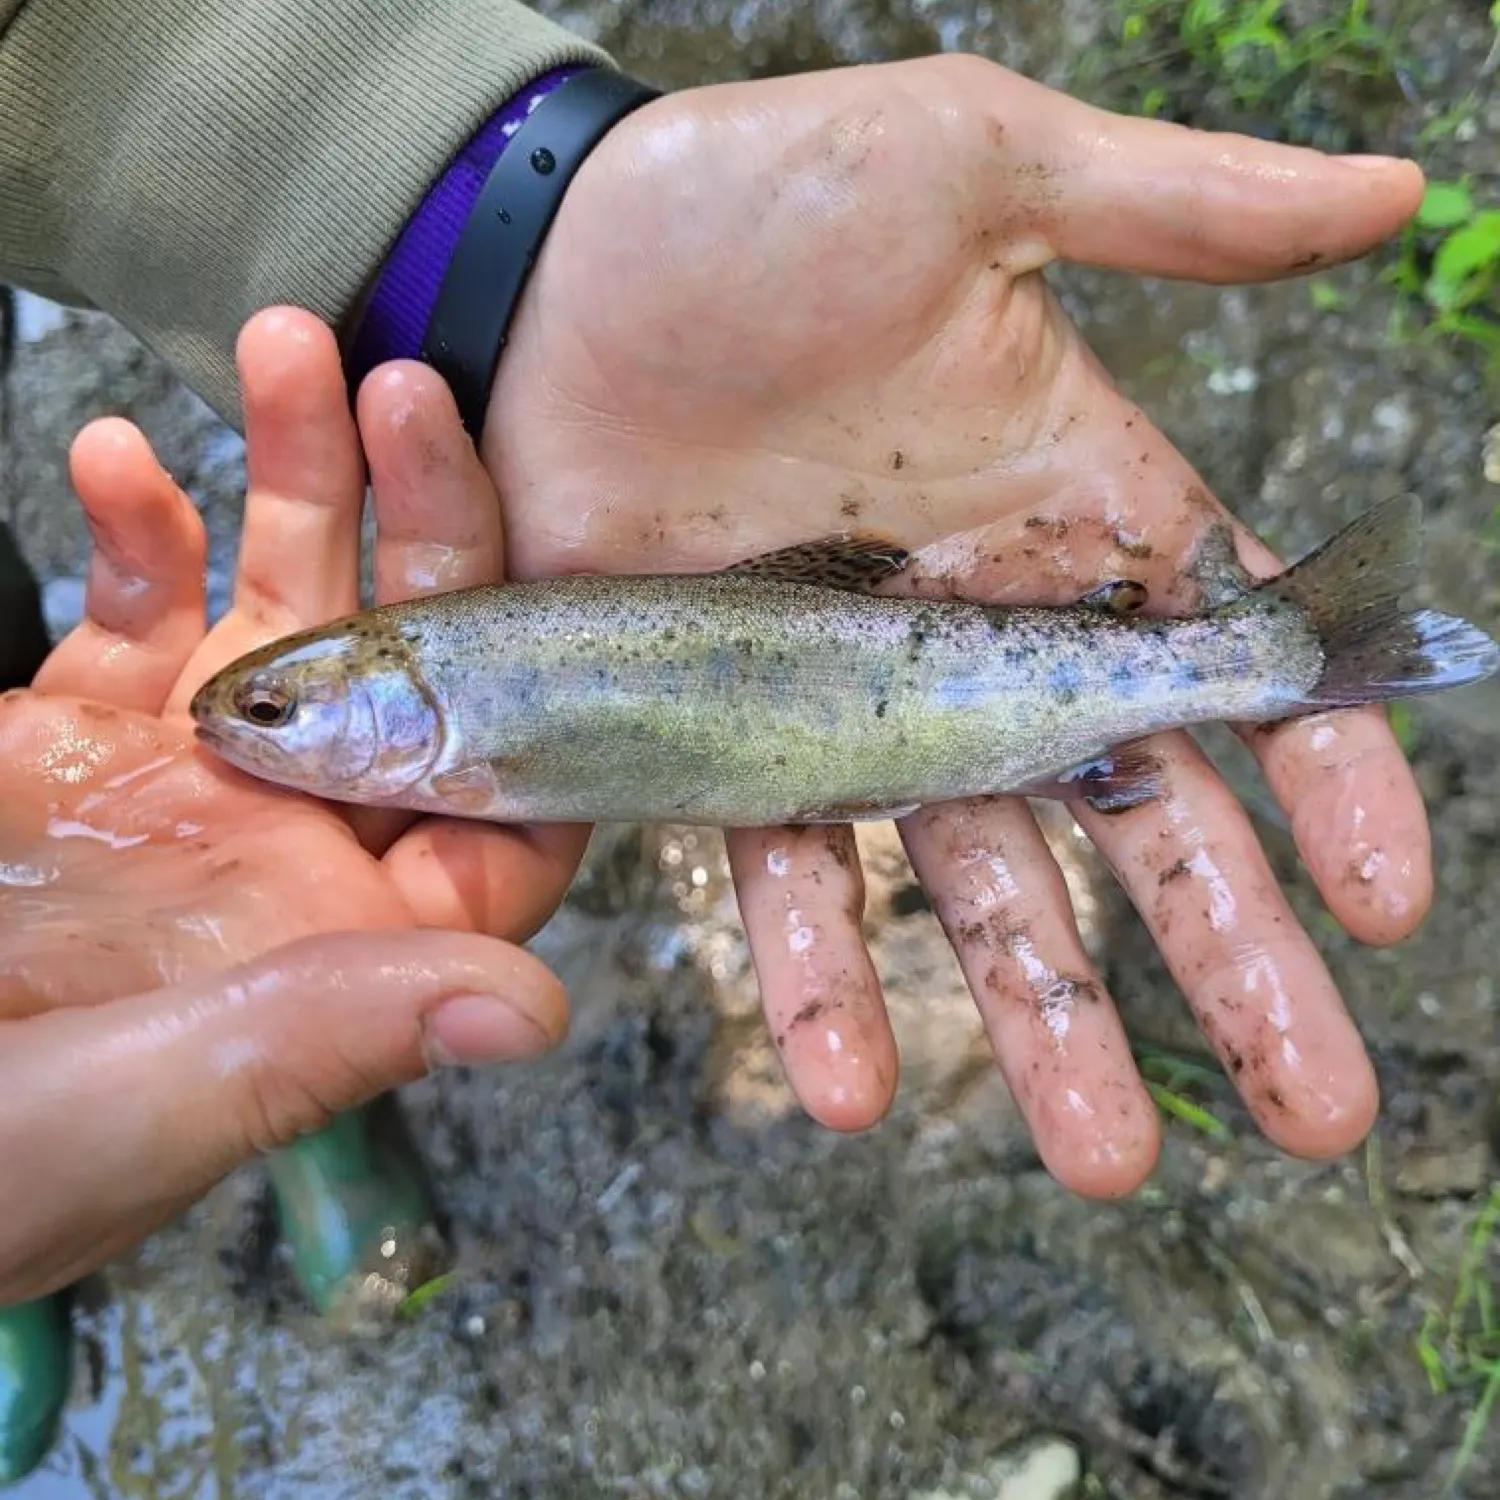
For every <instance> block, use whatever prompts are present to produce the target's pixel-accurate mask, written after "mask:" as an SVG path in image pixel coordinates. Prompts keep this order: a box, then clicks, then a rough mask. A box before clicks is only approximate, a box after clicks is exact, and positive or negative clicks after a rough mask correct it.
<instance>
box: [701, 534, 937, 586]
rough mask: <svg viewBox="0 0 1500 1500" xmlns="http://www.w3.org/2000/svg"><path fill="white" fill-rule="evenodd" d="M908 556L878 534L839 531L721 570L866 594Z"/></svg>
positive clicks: (889, 576) (897, 570)
mask: <svg viewBox="0 0 1500 1500" xmlns="http://www.w3.org/2000/svg"><path fill="white" fill-rule="evenodd" d="M910 557H911V553H909V552H908V551H907V550H906V548H905V547H898V546H897V545H896V544H895V543H894V542H888V541H886V540H884V539H883V538H881V537H877V536H851V535H849V534H847V533H841V534H837V535H834V536H825V537H819V538H818V540H816V541H813V542H798V543H797V544H796V546H793V547H778V548H777V549H776V551H774V552H762V553H760V554H759V555H758V556H756V557H747V558H745V559H744V560H743V561H742V562H737V563H732V564H730V566H729V567H727V568H724V569H723V570H722V571H723V572H724V573H726V574H731V575H733V576H735V577H740V578H771V579H775V580H776V581H777V582H778V583H808V584H817V585H820V586H821V587H823V588H827V589H843V590H844V591H845V592H846V593H851V594H869V593H873V592H874V590H875V588H876V586H877V585H879V584H882V583H884V582H885V580H886V579H887V578H892V577H894V576H895V575H896V574H897V573H899V572H900V571H901V570H902V569H903V568H904V567H905V566H906V564H907V561H908V559H909V558H910Z"/></svg>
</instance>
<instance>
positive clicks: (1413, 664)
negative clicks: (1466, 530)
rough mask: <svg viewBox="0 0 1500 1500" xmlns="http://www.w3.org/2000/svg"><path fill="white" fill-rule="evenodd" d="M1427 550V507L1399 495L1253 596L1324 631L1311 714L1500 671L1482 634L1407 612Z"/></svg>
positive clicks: (1499, 655) (1497, 650) (1494, 649)
mask: <svg viewBox="0 0 1500 1500" xmlns="http://www.w3.org/2000/svg"><path fill="white" fill-rule="evenodd" d="M1421 546H1422V506H1421V502H1420V501H1419V500H1417V498H1416V497H1415V496H1410V495H1403V496H1399V497H1397V498H1396V499H1393V500H1386V501H1383V502H1382V503H1381V504H1379V505H1377V506H1375V507H1374V508H1373V509H1371V510H1369V511H1367V512H1366V513H1365V514H1364V515H1363V516H1361V517H1360V518H1359V519H1358V520H1357V521H1355V522H1354V523H1353V524H1352V525H1350V526H1348V527H1346V528H1345V529H1344V530H1343V531H1341V532H1339V534H1338V535H1337V536H1335V537H1333V538H1332V539H1331V540H1330V541H1327V542H1325V543H1324V544H1323V545H1322V546H1321V547H1319V548H1318V550H1317V551H1316V552H1313V553H1310V554H1309V555H1308V556H1307V557H1305V558H1303V559H1302V561H1301V562H1299V563H1297V564H1296V565H1295V566H1293V567H1291V568H1289V569H1288V570H1287V571H1286V572H1285V573H1282V574H1281V575H1280V576H1279V577H1277V578H1273V579H1270V580H1269V581H1268V582H1266V583H1263V584H1261V585H1260V587H1259V588H1258V589H1256V590H1255V592H1256V593H1263V594H1270V595H1274V596H1277V597H1280V598H1282V599H1286V600H1289V601H1290V602H1291V603H1293V604H1296V605H1297V606H1299V607H1300V608H1301V609H1302V610H1304V611H1305V612H1306V614H1307V615H1308V617H1309V619H1311V621H1312V623H1313V627H1314V629H1316V631H1317V632H1318V639H1319V641H1320V643H1321V645H1322V647H1323V675H1322V677H1321V678H1319V680H1318V683H1317V686H1316V687H1314V688H1313V689H1312V690H1311V692H1310V693H1309V694H1308V696H1307V698H1306V700H1305V701H1306V702H1307V705H1308V707H1309V708H1314V707H1315V708H1343V707H1349V706H1352V705H1355V704H1360V703H1375V702H1380V701H1382V700H1384V699H1389V698H1407V697H1413V696H1415V695H1417V694H1420V693H1435V692H1439V691H1441V690H1442V689H1443V688H1451V687H1462V686H1463V685H1464V684H1465V683H1469V682H1478V681H1479V680H1480V679H1481V678H1485V677H1488V676H1490V675H1491V674H1492V673H1493V672H1495V671H1496V670H1500V645H1497V644H1496V643H1495V642H1494V641H1492V640H1491V639H1490V638H1489V636H1487V635H1486V634H1485V633H1484V632H1483V631H1482V630H1479V629H1477V628H1476V627H1474V626H1473V625H1470V624H1469V623H1468V622H1467V621H1466V620H1460V619H1458V618H1457V617H1456V616H1453V615H1444V614H1438V613H1437V612H1436V611H1435V610H1430V609H1412V608H1410V607H1409V605H1408V603H1407V601H1406V599H1405V595H1406V594H1407V593H1408V592H1409V591H1410V589H1411V588H1412V587H1413V585H1414V584H1415V583H1416V581H1417V564H1418V561H1419V558H1420V554H1421Z"/></svg>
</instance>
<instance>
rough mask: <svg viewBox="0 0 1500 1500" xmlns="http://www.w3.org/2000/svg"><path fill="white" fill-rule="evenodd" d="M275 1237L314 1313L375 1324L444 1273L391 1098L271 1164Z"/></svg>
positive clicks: (422, 1188)
mask: <svg viewBox="0 0 1500 1500" xmlns="http://www.w3.org/2000/svg"><path fill="white" fill-rule="evenodd" d="M268 1168H269V1171H270V1176H271V1185H272V1188H273V1190H274V1192H275V1195H276V1207H277V1212H278V1214H279V1217H280V1220H281V1232H282V1234H283V1236H284V1237H285V1239H286V1241H287V1243H288V1244H289V1245H290V1247H291V1251H292V1262H293V1266H294V1269H295V1271H296V1276H297V1280H298V1282H299V1284H300V1285H301V1287H302V1290H303V1292H304V1294H305V1295H306V1296H307V1298H308V1300H309V1301H310V1302H311V1303H312V1304H313V1306H314V1307H316V1308H317V1309H318V1311H319V1312H321V1313H324V1314H326V1315H329V1316H332V1317H334V1318H336V1319H338V1320H339V1321H341V1322H352V1323H354V1324H360V1325H366V1324H373V1325H378V1324H380V1323H383V1322H385V1321H387V1320H388V1319H389V1316H390V1315H391V1314H392V1313H393V1312H394V1311H395V1310H396V1309H397V1308H398V1307H399V1306H400V1305H401V1303H402V1302H404V1301H405V1300H406V1298H407V1297H408V1296H409V1295H410V1294H411V1293H412V1292H413V1291H416V1290H417V1289H418V1288H419V1287H421V1286H423V1285H424V1284H426V1283H427V1282H429V1281H431V1280H432V1279H433V1278H434V1277H436V1276H438V1275H440V1274H441V1273H442V1272H443V1271H444V1270H446V1269H447V1265H448V1250H447V1245H446V1243H445V1241H444V1239H443V1236H442V1235H441V1233H440V1232H439V1230H438V1228H437V1224H436V1213H435V1210H434V1205H433V1200H432V1195H431V1193H430V1191H429V1188H428V1183H427V1174H426V1171H425V1169H424V1167H423V1164H422V1161H421V1159H420V1157H419V1156H418V1155H417V1151H416V1147H415V1145H414V1144H413V1142H412V1140H411V1137H410V1135H409V1134H408V1132H407V1129H406V1122H405V1120H404V1119H403V1117H402V1115H401V1111H400V1106H399V1104H398V1103H397V1101H396V1098H395V1096H394V1095H389V1094H388V1095H384V1096H382V1097H381V1098H380V1099H377V1100H376V1101H375V1102H374V1103H373V1104H368V1105H366V1106H365V1107H364V1108H362V1109H357V1110H351V1111H350V1112H349V1113H348V1114H344V1115H340V1116H339V1117H338V1118H337V1119H336V1120H334V1121H333V1122H332V1123H331V1124H330V1125H327V1126H325V1127H324V1128H323V1129H322V1130H319V1131H317V1132H315V1133H314V1134H312V1135H308V1136H304V1137H303V1138H302V1139H301V1140H300V1141H297V1142H296V1143H295V1144H293V1145H291V1146H288V1147H286V1148H285V1149H283V1150H281V1151H277V1152H275V1153H274V1154H273V1155H272V1156H271V1157H270V1159H269V1162H268Z"/></svg>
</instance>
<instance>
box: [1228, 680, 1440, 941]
mask: <svg viewBox="0 0 1500 1500" xmlns="http://www.w3.org/2000/svg"><path fill="white" fill-rule="evenodd" d="M1242 738H1243V739H1244V740H1245V742H1246V743H1247V744H1248V745H1249V746H1250V749H1251V750H1252V751H1253V752H1254V754H1255V758H1256V760H1257V761H1259V763H1260V767H1261V770H1262V771H1263V773H1264V774H1265V777H1266V781H1267V783H1268V785H1269V786H1270V788H1271V790H1272V792H1273V793H1274V794H1275V797H1276V800H1277V802H1278V803H1279V804H1280V805H1281V807H1282V809H1283V811H1284V812H1285V813H1286V815H1287V817H1288V818H1289V819H1290V821H1291V826H1292V837H1293V839H1294V841H1295V842H1296V845H1297V852H1298V854H1299V855H1300V856H1301V859H1302V863H1303V864H1304V865H1305V866H1306V868H1307V870H1308V873H1309V874H1310V875H1311V876H1312V878H1313V880H1314V882H1315V883H1316V884H1317V887H1318V890H1319V892H1320V893H1321V894H1322V896H1323V899H1324V900H1325V901H1326V902H1327V903H1328V909H1329V910H1330V911H1331V912H1332V913H1333V915H1334V916H1335V917H1336V918H1337V919H1338V921H1339V923H1340V925H1341V926H1342V927H1343V928H1344V930H1345V931H1346V932H1348V933H1349V934H1350V936H1352V937H1355V938H1357V939H1358V940H1359V941H1360V942H1363V943H1370V944H1373V945H1376V946H1386V945H1389V944H1392V943H1399V942H1401V941H1402V940H1403V939H1405V938H1407V937H1410V936H1411V934H1412V933H1413V932H1415V931H1416V930H1417V928H1418V927H1419V926H1420V925H1421V923H1422V920H1423V919H1424V918H1425V917H1426V915H1427V913H1428V911H1429V910H1431V907H1432V898H1433V873H1432V834H1431V831H1430V829H1429V826H1428V821H1427V809H1426V807H1425V806H1424V805H1423V802H1422V792H1421V788H1420V787H1419V786H1418V785H1417V779H1416V775H1415V774H1414V772H1413V771H1412V769H1411V766H1410V764H1409V763H1408V762H1407V759H1406V756H1405V755H1404V754H1403V752H1402V750H1401V746H1400V744H1399V742H1398V741H1397V739H1396V736H1395V734H1394V732H1393V731H1392V729H1391V725H1390V721H1389V720H1388V719H1387V718H1386V716H1385V714H1384V713H1383V712H1382V711H1381V710H1380V709H1375V708H1372V709H1357V710H1345V711H1341V712H1338V713H1327V714H1319V715H1317V716H1316V717H1314V718H1308V719H1296V720H1293V721H1291V722H1289V723H1285V724H1275V725H1270V726H1268V727H1266V728H1264V729H1260V730H1256V731H1251V732H1249V733H1246V734H1244V735H1242Z"/></svg>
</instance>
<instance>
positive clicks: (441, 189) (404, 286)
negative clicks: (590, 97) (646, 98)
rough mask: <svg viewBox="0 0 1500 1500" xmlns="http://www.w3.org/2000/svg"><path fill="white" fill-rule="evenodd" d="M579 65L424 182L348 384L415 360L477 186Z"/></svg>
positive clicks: (536, 90) (536, 89) (547, 77)
mask: <svg viewBox="0 0 1500 1500" xmlns="http://www.w3.org/2000/svg"><path fill="white" fill-rule="evenodd" d="M584 71H586V69H585V68H583V67H577V66H575V67H567V68H554V69H553V70H552V72H550V73H544V74H543V75H542V76H541V77H540V78H538V79H535V80H534V81H533V82H531V83H529V84H528V85H527V86H526V87H525V88H524V89H523V90H522V91H521V92H520V93H519V94H516V95H515V96H514V97H513V98H512V99H511V100H510V101H509V103H507V104H506V105H504V107H503V108H501V109H500V110H498V111H497V112H496V113H495V114H493V115H491V116H490V118H489V119H488V120H486V121H485V123H484V124H483V125H482V126H481V127H480V129H479V131H478V132H477V133H476V134H475V135H474V136H472V137H471V138H470V140H469V142H468V144H467V145H465V146H464V148H463V150H461V151H460V152H459V153H458V155H457V156H456V157H454V159H453V160H452V161H451V162H450V163H449V164H448V167H447V168H446V170H445V171H444V172H443V175H442V176H441V177H439V178H438V180H437V181H436V182H434V183H433V184H432V186H431V187H430V188H428V190H427V193H426V196H425V197H424V198H423V199H422V202H421V203H420V204H419V205H418V207H417V211H416V212H415V213H414V214H413V215H412V216H411V218H410V219H409V220H407V223H406V227H405V228H404V229H403V230H402V231H401V234H400V236H399V238H398V239H397V240H396V243H395V244H394V245H393V246H392V247H391V252H390V254H389V255H388V256H386V258H385V263H384V264H383V265H382V266H381V268H380V271H379V274H378V275H377V277H376V280H375V285H374V287H373V289H372V290H371V293H370V296H369V299H368V301H367V302H366V303H365V311H364V317H363V318H362V320H361V321H360V325H359V331H358V332H357V333H356V334H355V336H354V340H353V342H352V343H351V345H350V347H349V352H348V356H347V358H346V361H345V363H346V366H347V369H348V374H349V384H350V388H351V389H355V388H357V387H358V385H359V382H360V381H361V380H363V379H364V377H365V376H366V375H368V374H369V373H370V371H371V370H373V369H374V368H375V366H376V365H379V364H383V363H384V362H385V361H386V360H388V359H419V358H421V353H422V337H423V335H424V334H425V333H426V332H427V324H428V321H429V320H430V319H431V317H432V309H433V307H434V306H435V305H436V303H437V296H438V291H439V289H440V288H441V286H442V284H443V275H444V273H445V272H446V271H447V269H448V263H449V261H450V260H451V259H452V258H453V248H454V246H455V245H456V244H457V243H458V237H459V235H460V233H461V232H462V230H463V227H464V223H465V221H466V220H467V219H468V217H469V211H470V210H471V209H472V208H473V206H474V200H475V199H476V198H478V196H479V192H480V189H481V188H483V186H484V184H485V181H486V179H487V178H488V177H489V175H490V173H491V171H493V170H494V166H495V163H496V162H497V161H499V159H500V156H501V154H502V153H503V152H504V150H505V148H506V146H507V145H508V144H509V142H510V138H511V137H512V136H513V135H515V133H516V132H517V131H518V130H519V129H520V128H521V126H522V124H523V123H524V122H525V120H526V117H527V116H528V115H529V114H530V113H531V112H532V110H534V109H535V108H536V107H537V105H539V104H540V103H541V102H542V100H543V99H545V98H546V97H547V95H548V94H550V93H551V92H552V91H553V89H555V88H557V87H558V85H559V84H562V83H565V82H566V81H567V80H568V79H569V78H572V77H573V76H574V75H575V74H578V73H582V72H584Z"/></svg>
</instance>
